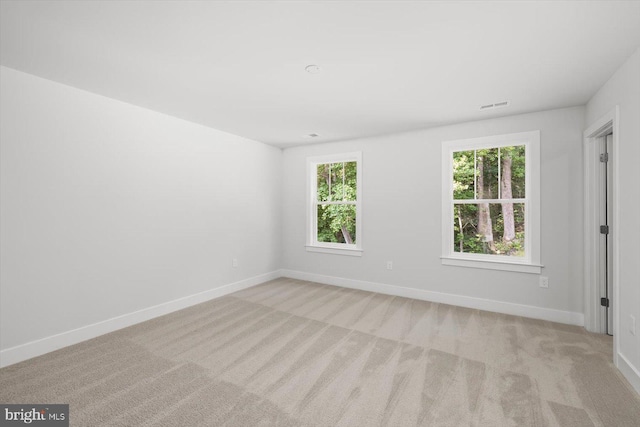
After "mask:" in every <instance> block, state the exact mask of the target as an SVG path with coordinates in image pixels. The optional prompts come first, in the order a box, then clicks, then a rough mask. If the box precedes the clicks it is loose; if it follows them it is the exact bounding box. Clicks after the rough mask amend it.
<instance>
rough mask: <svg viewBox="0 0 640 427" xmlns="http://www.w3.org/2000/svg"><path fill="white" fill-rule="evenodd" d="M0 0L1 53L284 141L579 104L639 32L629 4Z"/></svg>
mask: <svg viewBox="0 0 640 427" xmlns="http://www.w3.org/2000/svg"><path fill="white" fill-rule="evenodd" d="M0 12H1V33H0V36H1V39H0V40H1V44H0V49H1V50H0V60H1V64H2V65H4V66H7V67H10V68H14V69H18V70H21V71H24V72H27V73H31V74H34V75H37V76H41V77H44V78H47V79H51V80H54V81H58V82H61V83H64V84H68V85H70V86H74V87H77V88H81V89H84V90H87V91H90V92H94V93H97V94H101V95H104V96H108V97H111V98H115V99H119V100H122V101H126V102H129V103H132V104H136V105H140V106H143V107H147V108H150V109H152V110H156V111H160V112H163V113H166V114H170V115H173V116H176V117H180V118H183V119H186V120H190V121H193V122H196V123H201V124H203V125H206V126H210V127H213V128H216V129H219V130H223V131H226V132H230V133H234V134H237V135H241V136H244V137H247V138H251V139H254V140H257V141H262V142H265V143H268V144H272V145H275V146H279V147H288V146H292V145H299V144H309V143H317V142H327V141H336V140H343V139H351V138H359V137H363V136H370V135H377V134H386V133H393V132H400V131H406V130H412V129H419V128H426V127H431V126H436V125H441V124H446V123H455V122H462V121H469V120H478V119H483V118H487V117H496V116H500V115H511V114H517V113H523V112H530V111H538V110H545V109H551V108H560V107H567V106H575V105H582V104H585V103H586V102H587V101H588V100H589V98H590V97H591V96H592V95H593V94H594V93H595V92H596V91H597V89H598V88H599V87H600V86H602V84H603V83H604V82H605V81H606V80H607V79H608V78H609V77H610V76H611V75H612V74H613V72H614V71H615V70H616V69H617V68H618V67H619V66H620V65H621V64H622V63H623V62H624V61H625V60H626V58H628V57H629V56H630V55H631V54H632V53H633V52H634V50H635V49H636V48H637V47H638V46H639V45H640V2H639V1H621V2H615V1H587V2H580V1H566V2H564V1H555V2H550V1H549V2H486V1H474V2H426V1H424V2H417V1H413V2H400V1H394V2H381V1H371V2H362V1H359V2H356V1H353V2H349V1H342V2H336V1H334V2H319V1H316V2H311V1H304V2H302V1H299V2H293V1H289V2H274V1H257V2H247V1H242V2H206V1H199V2H180V1H151V2H145V1H135V2H134V1H132V2H127V1H121V2H102V1H69V2H66V1H51V2H47V1H17V2H16V1H2V3H1V10H0ZM309 64H318V65H319V66H320V67H322V71H321V72H320V73H319V74H309V73H307V72H305V70H304V68H305V66H307V65H309ZM503 100H509V101H511V106H510V107H508V108H503V109H497V110H493V111H479V106H480V105H482V104H488V103H493V102H498V101H503ZM309 133H317V134H319V135H320V136H319V137H317V138H313V139H309V138H304V135H307V134H309Z"/></svg>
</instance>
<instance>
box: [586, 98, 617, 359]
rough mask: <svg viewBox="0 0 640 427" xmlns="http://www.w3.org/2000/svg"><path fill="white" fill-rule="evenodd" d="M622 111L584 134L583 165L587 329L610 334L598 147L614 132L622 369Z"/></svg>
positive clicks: (614, 265)
mask: <svg viewBox="0 0 640 427" xmlns="http://www.w3.org/2000/svg"><path fill="white" fill-rule="evenodd" d="M618 122H619V108H618V106H616V107H615V108H614V109H612V110H611V111H609V112H608V113H607V114H605V115H604V116H602V117H601V118H600V119H598V120H596V121H595V122H594V123H593V124H592V125H590V126H589V127H588V128H587V130H585V131H584V134H583V136H584V143H583V161H584V325H585V328H586V329H587V330H588V331H590V332H597V333H606V331H603V330H602V323H603V314H602V311H603V310H601V309H600V290H599V284H598V277H599V275H600V268H601V266H600V263H599V260H600V255H601V254H600V245H599V239H600V232H599V226H600V218H599V213H600V211H599V207H600V203H601V200H600V199H601V194H600V191H599V187H598V186H599V178H600V173H599V169H600V160H599V155H600V146H599V144H598V143H597V142H598V141H599V140H600V138H602V137H605V136H606V135H607V134H610V133H611V132H613V144H612V145H613V153H612V154H613V155H612V156H610V157H609V161H610V167H612V168H613V173H612V182H611V190H612V192H613V194H612V205H613V206H612V215H611V216H612V218H611V220H612V221H611V222H612V226H611V233H610V236H611V238H612V239H613V244H612V245H611V246H612V248H611V249H612V251H611V252H612V253H611V256H612V258H613V262H612V264H611V267H612V270H613V272H612V273H613V283H612V289H613V295H612V299H613V330H614V337H613V345H614V352H613V354H614V363H615V365H616V366H618V360H617V354H618V351H617V350H618V339H617V335H618V332H619V331H620V328H619V323H620V322H619V319H620V316H619V310H618V294H619V286H618V285H619V283H618V280H619V279H618V271H619V269H618V250H619V249H618V248H619V240H620V239H619V234H620V233H619V230H618V227H617V224H619V221H618V216H619V212H620V209H619V206H618V201H619V194H618V182H619V176H618V168H617V165H618V151H619V150H618V138H619V137H620V132H619V126H618Z"/></svg>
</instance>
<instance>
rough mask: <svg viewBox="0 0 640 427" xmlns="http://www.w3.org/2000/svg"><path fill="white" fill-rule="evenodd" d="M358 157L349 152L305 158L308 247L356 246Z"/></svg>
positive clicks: (358, 229) (358, 212) (358, 190)
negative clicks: (307, 161)
mask: <svg viewBox="0 0 640 427" xmlns="http://www.w3.org/2000/svg"><path fill="white" fill-rule="evenodd" d="M360 158H361V155H360V153H350V154H344V155H340V156H327V157H318V158H312V159H309V174H310V195H311V203H310V207H309V210H310V227H309V228H310V230H309V242H308V245H307V246H308V247H319V248H325V249H338V250H352V251H353V250H356V251H358V250H359V249H360V227H359V224H360V182H359V179H360V175H361V174H360V172H359V171H360V166H361V162H360ZM328 252H333V253H340V252H334V251H328Z"/></svg>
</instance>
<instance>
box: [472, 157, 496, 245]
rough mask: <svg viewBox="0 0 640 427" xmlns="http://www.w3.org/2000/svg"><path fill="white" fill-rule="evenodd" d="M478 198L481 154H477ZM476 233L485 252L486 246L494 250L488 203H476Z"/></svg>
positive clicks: (481, 178) (481, 188)
mask: <svg viewBox="0 0 640 427" xmlns="http://www.w3.org/2000/svg"><path fill="white" fill-rule="evenodd" d="M476 188H477V189H478V190H477V191H478V196H477V197H478V199H482V198H483V197H484V193H485V188H484V159H483V158H482V156H478V184H477V186H476ZM478 234H479V235H480V239H481V240H482V242H483V243H484V244H485V252H487V250H486V248H487V247H488V248H489V249H490V251H492V252H493V251H494V247H495V245H494V244H493V224H492V223H491V213H490V212H489V203H478Z"/></svg>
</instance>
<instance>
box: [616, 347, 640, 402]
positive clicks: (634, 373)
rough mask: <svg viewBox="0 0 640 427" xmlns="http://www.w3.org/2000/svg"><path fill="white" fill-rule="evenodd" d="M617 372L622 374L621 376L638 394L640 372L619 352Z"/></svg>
mask: <svg viewBox="0 0 640 427" xmlns="http://www.w3.org/2000/svg"><path fill="white" fill-rule="evenodd" d="M617 362H618V366H617V367H618V370H620V372H622V375H623V376H624V377H625V378H626V379H627V381H629V384H631V387H633V388H634V389H635V390H636V392H637V393H638V394H640V371H638V369H636V367H635V366H633V365H632V364H631V362H629V360H628V359H627V358H626V357H624V356H623V355H622V354H620V352H618V360H617Z"/></svg>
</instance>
